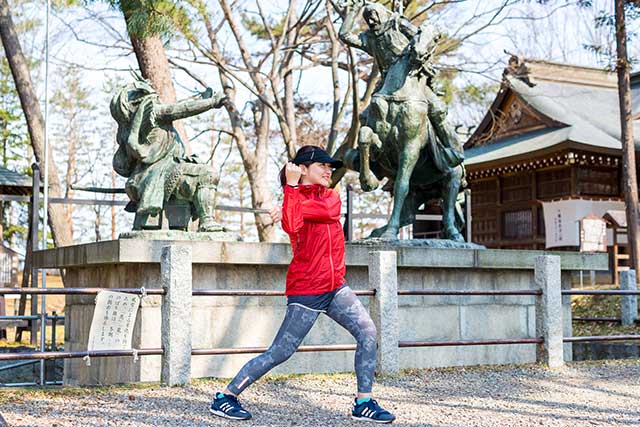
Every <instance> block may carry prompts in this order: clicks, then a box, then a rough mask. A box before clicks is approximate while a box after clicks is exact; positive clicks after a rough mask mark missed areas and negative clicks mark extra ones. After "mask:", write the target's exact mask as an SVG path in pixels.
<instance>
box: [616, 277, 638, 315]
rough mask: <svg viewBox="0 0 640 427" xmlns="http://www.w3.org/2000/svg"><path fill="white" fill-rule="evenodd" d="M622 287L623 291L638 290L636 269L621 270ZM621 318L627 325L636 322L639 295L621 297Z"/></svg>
mask: <svg viewBox="0 0 640 427" xmlns="http://www.w3.org/2000/svg"><path fill="white" fill-rule="evenodd" d="M620 289H621V290H623V291H637V290H638V285H637V283H636V271H635V270H627V271H621V272H620ZM620 308H621V316H620V317H621V319H622V324H623V325H625V326H628V325H633V324H635V322H636V320H638V296H637V295H622V298H621V299H620Z"/></svg>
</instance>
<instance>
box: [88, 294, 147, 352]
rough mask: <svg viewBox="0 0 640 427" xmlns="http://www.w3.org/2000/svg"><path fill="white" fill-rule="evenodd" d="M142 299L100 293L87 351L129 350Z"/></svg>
mask: <svg viewBox="0 0 640 427" xmlns="http://www.w3.org/2000/svg"><path fill="white" fill-rule="evenodd" d="M139 306H140V297H139V296H138V295H133V294H125V293H122V292H112V291H100V292H98V296H97V297H96V309H95V311H94V313H93V320H92V321H91V330H90V331H89V342H88V343H87V350H129V349H131V338H132V336H133V326H134V324H135V322H136V314H137V313H138V307H139Z"/></svg>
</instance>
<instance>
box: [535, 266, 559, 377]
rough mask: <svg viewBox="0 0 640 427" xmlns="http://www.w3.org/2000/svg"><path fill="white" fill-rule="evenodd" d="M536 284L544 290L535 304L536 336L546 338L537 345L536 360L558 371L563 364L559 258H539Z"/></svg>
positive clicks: (536, 268) (536, 269)
mask: <svg viewBox="0 0 640 427" xmlns="http://www.w3.org/2000/svg"><path fill="white" fill-rule="evenodd" d="M535 282H536V285H537V287H538V288H539V289H541V290H542V295H540V296H539V297H538V299H537V304H536V335H537V336H538V337H542V338H544V342H543V343H542V344H538V348H537V360H538V363H544V364H546V365H548V366H549V367H550V368H559V367H562V366H563V365H564V356H563V342H562V338H563V336H562V292H561V284H560V257H559V256H555V255H543V256H539V257H537V258H536V265H535Z"/></svg>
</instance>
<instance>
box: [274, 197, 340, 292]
mask: <svg viewBox="0 0 640 427" xmlns="http://www.w3.org/2000/svg"><path fill="white" fill-rule="evenodd" d="M341 204H342V203H341V201H340V196H339V195H338V193H337V192H335V191H334V190H329V189H327V188H325V187H324V186H322V185H301V186H299V187H298V188H293V187H290V186H288V185H285V187H284V203H283V206H282V228H283V229H284V231H286V232H287V234H288V235H289V238H290V239H291V248H292V250H293V259H292V260H291V264H290V265H289V271H288V272H287V289H286V294H287V295H315V294H322V293H325V292H331V291H333V290H335V289H337V288H339V287H340V286H341V285H342V284H344V282H345V281H344V273H345V264H344V235H343V234H342V225H340V205H341Z"/></svg>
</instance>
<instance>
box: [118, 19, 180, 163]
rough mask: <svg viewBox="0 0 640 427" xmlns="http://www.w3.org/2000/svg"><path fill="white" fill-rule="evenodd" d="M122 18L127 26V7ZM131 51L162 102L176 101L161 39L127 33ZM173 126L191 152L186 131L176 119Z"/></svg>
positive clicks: (143, 75) (143, 74)
mask: <svg viewBox="0 0 640 427" xmlns="http://www.w3.org/2000/svg"><path fill="white" fill-rule="evenodd" d="M122 14H123V15H124V20H125V22H126V23H127V26H129V20H130V17H131V12H130V11H129V10H128V9H127V8H124V7H123V8H122ZM129 38H130V39H131V46H133V52H134V53H135V54H136V59H137V60H138V65H139V66H140V71H141V72H142V77H144V78H145V79H149V80H150V81H151V84H152V85H153V87H154V89H155V90H156V91H158V95H159V96H160V99H161V100H162V101H163V102H167V103H174V102H176V100H177V98H176V90H175V88H174V86H173V81H172V80H171V70H170V69H169V60H168V59H167V54H166V52H165V50H164V46H163V45H162V40H160V37H158V36H136V35H134V34H129ZM173 126H174V127H175V128H176V130H177V131H178V134H179V135H180V139H182V142H183V143H184V149H185V153H186V154H187V155H189V154H191V145H190V144H189V139H188V138H187V132H186V131H185V129H184V125H183V123H182V122H181V121H177V122H175V123H174V124H173Z"/></svg>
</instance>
